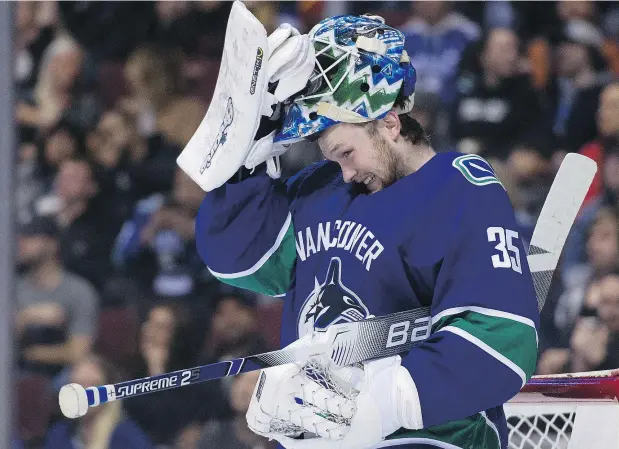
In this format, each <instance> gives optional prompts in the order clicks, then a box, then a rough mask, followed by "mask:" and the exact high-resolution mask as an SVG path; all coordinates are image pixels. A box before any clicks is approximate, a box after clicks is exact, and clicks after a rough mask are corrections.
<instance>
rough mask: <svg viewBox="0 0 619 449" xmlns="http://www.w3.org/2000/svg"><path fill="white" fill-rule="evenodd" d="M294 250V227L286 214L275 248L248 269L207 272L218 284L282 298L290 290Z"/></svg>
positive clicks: (295, 249) (294, 258) (294, 257)
mask: <svg viewBox="0 0 619 449" xmlns="http://www.w3.org/2000/svg"><path fill="white" fill-rule="evenodd" d="M296 251H297V248H296V242H295V239H294V227H293V226H292V220H291V219H290V215H289V216H288V219H287V220H286V223H285V224H284V228H282V230H281V231H280V235H278V238H277V241H276V242H275V245H274V246H273V247H271V248H270V249H269V251H267V253H266V254H265V255H264V256H263V257H262V258H261V259H260V261H259V262H258V263H257V264H256V265H254V266H253V267H252V268H250V269H249V270H246V271H244V272H241V273H233V274H225V273H217V272H215V271H213V270H211V269H210V268H209V271H210V272H211V273H212V274H213V276H215V277H216V278H217V279H219V280H220V281H221V282H224V283H226V284H229V285H233V286H235V287H239V288H244V289H247V290H251V291H253V292H256V293H261V294H263V295H267V296H277V295H283V294H285V293H286V292H287V291H288V289H289V288H290V282H291V279H292V270H293V269H294V263H295V260H296V257H297V255H296ZM262 259H264V260H262Z"/></svg>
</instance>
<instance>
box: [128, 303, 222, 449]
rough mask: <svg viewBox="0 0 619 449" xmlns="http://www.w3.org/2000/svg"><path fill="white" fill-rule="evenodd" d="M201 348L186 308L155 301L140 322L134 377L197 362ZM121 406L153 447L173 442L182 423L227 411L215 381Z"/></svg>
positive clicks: (133, 399) (201, 420) (188, 366)
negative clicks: (138, 353) (142, 322)
mask: <svg viewBox="0 0 619 449" xmlns="http://www.w3.org/2000/svg"><path fill="white" fill-rule="evenodd" d="M200 347H201V341H200V339H199V338H197V336H196V334H195V327H194V325H193V323H192V322H191V317H190V316H189V311H188V310H187V309H186V308H185V307H182V306H180V305H179V304H173V303H162V304H156V305H155V306H153V307H152V308H151V310H150V312H149V313H148V318H147V320H146V322H145V323H144V324H143V326H142V331H141V334H140V356H139V360H138V367H137V368H136V370H135V371H134V372H133V377H134V378H140V377H146V376H156V375H158V374H162V373H165V372H169V371H175V370H180V369H184V368H191V367H193V366H196V365H197V356H198V354H199V351H200ZM124 405H125V409H126V410H127V413H128V414H129V416H131V417H132V419H133V420H134V421H135V422H137V423H138V424H139V425H140V427H141V428H143V429H144V430H145V431H146V432H147V433H148V435H149V436H150V437H151V439H152V441H153V442H154V443H155V444H156V445H159V444H161V445H171V444H172V443H173V442H174V441H175V439H176V438H177V437H178V435H179V433H180V432H182V431H183V429H184V427H185V426H189V425H192V424H195V423H202V422H205V421H206V420H208V419H212V418H219V417H222V416H226V413H228V412H227V410H228V407H227V405H226V403H225V401H224V400H223V396H222V394H221V392H220V384H219V383H218V382H206V383H203V384H199V385H190V386H186V387H183V388H181V389H175V390H168V391H162V392H158V393H156V394H153V395H145V396H141V397H136V398H132V399H127V400H125V401H124ZM170 417H174V419H170Z"/></svg>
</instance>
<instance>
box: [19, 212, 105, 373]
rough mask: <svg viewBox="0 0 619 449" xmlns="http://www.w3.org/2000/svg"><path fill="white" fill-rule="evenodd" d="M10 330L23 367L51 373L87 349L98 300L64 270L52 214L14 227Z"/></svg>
mask: <svg viewBox="0 0 619 449" xmlns="http://www.w3.org/2000/svg"><path fill="white" fill-rule="evenodd" d="M18 263H19V264H20V266H21V269H22V271H23V274H22V275H21V276H20V277H19V278H18V282H17V287H16V296H17V316H16V321H15V329H16V331H17V338H18V340H19V341H20V344H21V350H20V355H21V360H22V367H23V368H24V369H25V370H27V371H35V372H42V373H44V374H48V375H50V376H53V375H56V374H58V373H59V372H60V370H61V369H62V368H63V367H66V366H68V365H71V364H72V363H74V362H76V361H77V360H80V359H81V358H82V357H84V356H85V355H86V354H87V353H88V351H89V350H90V348H91V346H92V343H93V340H94V337H95V332H96V323H97V308H98V298H97V294H96V293H95V291H94V289H93V287H92V286H91V285H90V284H89V283H88V282H87V281H86V280H84V279H82V278H80V277H78V276H75V275H73V274H71V273H68V272H67V271H65V269H64V267H63V266H62V263H61V262H60V259H59V234H58V228H57V226H56V223H55V222H54V220H53V219H51V218H46V217H37V218H35V219H34V220H33V221H32V222H31V223H29V224H28V225H25V226H23V227H22V228H21V229H20V231H19V249H18Z"/></svg>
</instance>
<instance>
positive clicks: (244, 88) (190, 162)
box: [176, 1, 273, 192]
mask: <svg viewBox="0 0 619 449" xmlns="http://www.w3.org/2000/svg"><path fill="white" fill-rule="evenodd" d="M268 52H269V46H268V40H267V32H266V29H265V28H264V26H263V25H262V24H261V23H260V21H259V20H258V19H256V17H254V15H253V14H252V13H251V12H250V11H249V10H248V9H247V8H246V7H245V5H244V4H243V3H241V2H240V1H235V2H234V4H233V5H232V10H231V12H230V18H229V19H228V26H227V28H226V40H225V43H224V50H223V55H222V58H221V66H220V69H219V76H218V78H217V85H216V86H215V92H214V94H213V100H212V101H211V104H210V105H209V108H208V111H207V112H206V115H205V117H204V119H203V120H202V122H201V123H200V126H199V127H198V129H197V130H196V132H195V133H194V135H193V136H192V137H191V139H190V140H189V143H187V146H186V147H185V149H184V150H183V151H182V153H181V154H180V155H179V157H178V158H177V160H176V162H177V164H178V165H179V167H180V168H181V169H182V170H183V171H184V172H185V173H186V174H187V175H188V176H189V177H190V178H191V179H192V180H193V181H195V182H196V183H197V184H198V185H199V186H200V187H201V188H202V189H203V190H204V191H207V192H209V191H211V190H213V189H215V188H217V187H219V186H221V185H223V184H224V183H225V182H226V181H227V180H228V179H230V178H231V177H232V176H233V175H234V174H235V173H236V172H237V171H238V169H239V168H240V167H241V166H242V165H243V162H244V161H245V159H246V156H247V154H248V152H249V150H250V148H251V146H252V144H253V140H254V136H255V134H256V131H257V129H258V126H259V124H260V118H261V117H262V115H263V113H264V115H271V113H272V111H271V104H272V103H273V101H272V95H271V94H269V93H268V92H267V83H268V74H267V67H266V65H267V61H268V58H269V54H268Z"/></svg>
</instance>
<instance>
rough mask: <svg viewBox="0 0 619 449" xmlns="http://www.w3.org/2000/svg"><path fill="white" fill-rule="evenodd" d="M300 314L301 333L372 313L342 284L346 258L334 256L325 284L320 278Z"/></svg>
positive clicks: (358, 318) (359, 318)
mask: <svg viewBox="0 0 619 449" xmlns="http://www.w3.org/2000/svg"><path fill="white" fill-rule="evenodd" d="M316 284H317V285H316V287H315V288H314V291H313V292H312V293H311V294H310V295H309V296H308V298H307V299H306V300H305V303H304V304H303V307H302V308H301V313H300V315H299V336H303V335H304V334H306V333H308V332H310V331H312V330H313V329H325V328H327V327H328V326H330V325H331V324H337V323H343V322H351V321H360V320H363V319H365V318H367V317H368V316H369V315H370V312H369V310H368V309H367V307H366V306H365V304H364V303H363V301H361V299H360V298H359V297H358V296H357V295H356V294H355V292H353V291H352V290H350V289H349V288H347V287H346V286H345V285H344V284H343V283H342V261H341V260H340V258H339V257H333V258H332V259H331V261H330V262H329V268H328V269H327V275H326V276H325V280H324V282H323V283H322V284H320V285H318V281H316Z"/></svg>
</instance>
